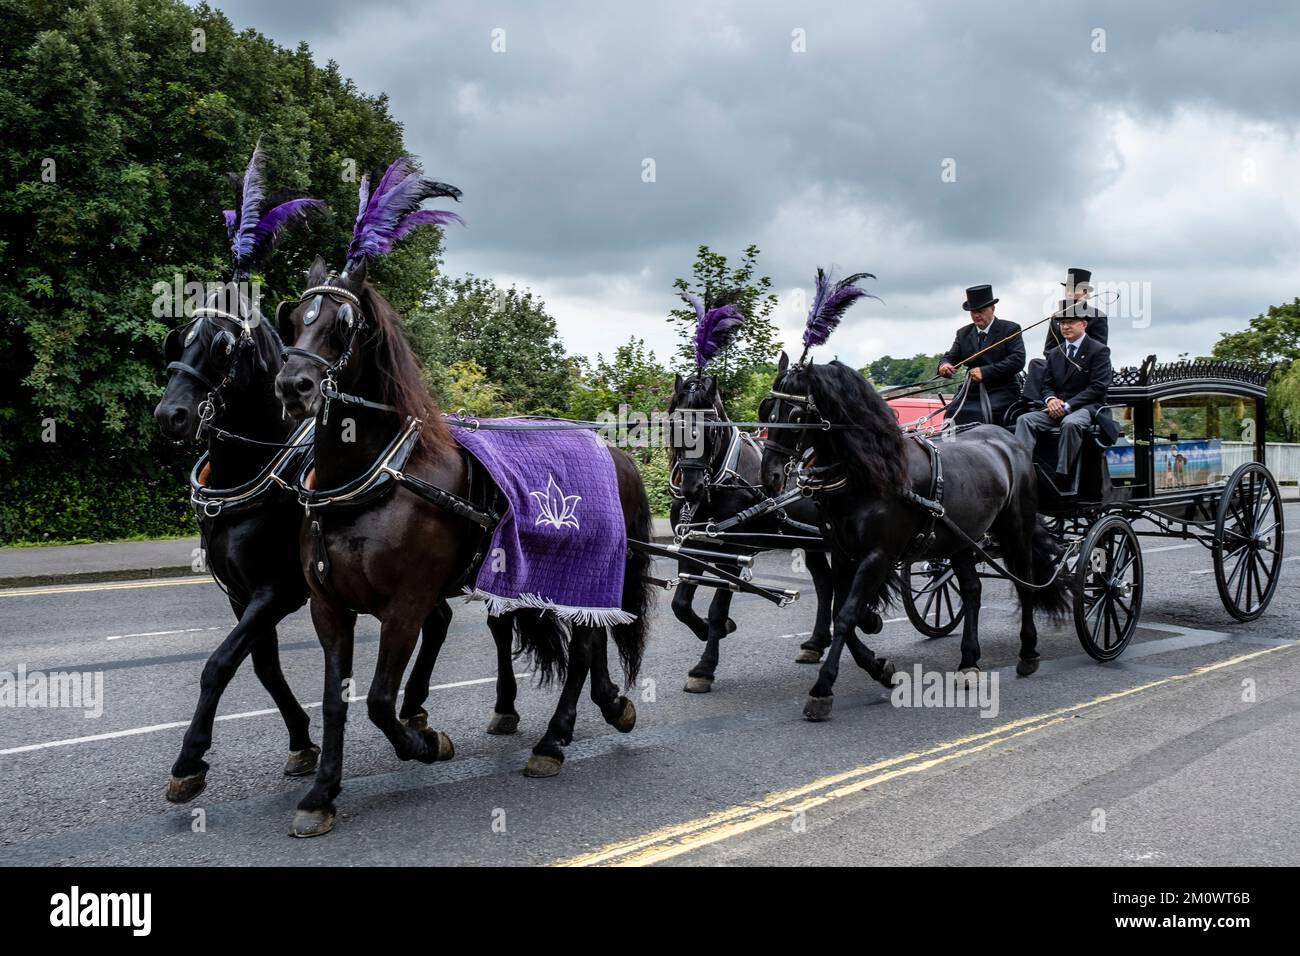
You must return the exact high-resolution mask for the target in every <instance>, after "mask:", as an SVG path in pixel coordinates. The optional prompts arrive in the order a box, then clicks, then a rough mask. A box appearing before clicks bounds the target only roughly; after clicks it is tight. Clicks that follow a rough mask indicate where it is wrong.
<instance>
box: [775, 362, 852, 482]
mask: <svg viewBox="0 0 1300 956" xmlns="http://www.w3.org/2000/svg"><path fill="white" fill-rule="evenodd" d="M769 402H770V403H772V404H770V405H769V404H768V403H769ZM763 405H764V406H766V409H764V408H760V409H759V416H758V417H759V418H760V419H762V420H763V421H764V422H767V423H769V424H771V425H776V426H777V428H778V430H779V429H780V428H782V427H784V428H791V426H800V425H801V426H803V427H801V428H795V429H792V430H795V431H796V432H797V434H796V437H795V442H794V444H793V445H786V444H783V443H781V442H780V441H777V440H776V439H775V438H773V437H772V431H770V430H769V431H768V433H767V437H766V438H764V439H763V445H764V448H765V449H771V450H772V451H774V452H776V453H777V454H779V455H782V456H784V457H785V460H786V461H785V474H786V480H787V481H788V480H789V479H790V477H791V476H792V475H794V474H795V472H796V471H798V472H799V475H798V477H797V479H796V481H797V483H798V486H799V490H800V491H802V492H803V495H804V497H812V495H814V494H816V493H817V492H821V491H837V490H839V489H840V488H843V487H844V486H845V485H846V484H847V483H848V478H847V477H846V476H845V475H844V474H843V469H842V468H841V467H840V466H839V465H838V464H832V465H825V466H820V467H816V466H811V465H808V464H806V463H805V461H804V459H805V458H806V457H807V455H808V453H809V452H810V451H811V450H812V447H811V445H810V444H809V442H808V434H809V432H816V431H822V432H829V431H833V430H845V429H850V428H859V427H860V426H858V425H843V424H837V423H835V422H830V421H827V420H826V418H825V417H823V415H822V413H821V412H820V411H819V410H818V408H817V402H816V401H815V400H814V399H813V396H812V392H811V391H808V392H805V393H804V394H802V395H800V394H795V393H792V392H782V391H778V390H777V389H776V388H775V387H774V388H773V389H772V390H771V391H770V392H768V394H767V398H766V399H765V400H764V402H763ZM786 406H789V408H790V411H789V417H788V418H787V417H784V416H785V408H786Z"/></svg>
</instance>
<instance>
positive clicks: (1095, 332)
mask: <svg viewBox="0 0 1300 956" xmlns="http://www.w3.org/2000/svg"><path fill="white" fill-rule="evenodd" d="M1077 314H1078V315H1086V316H1087V317H1088V329H1087V332H1088V338H1090V339H1096V340H1097V341H1098V342H1100V343H1101V344H1102V345H1106V344H1107V343H1108V342H1109V340H1110V322H1109V321H1108V320H1107V318H1106V313H1105V312H1101V311H1099V310H1097V309H1094V308H1093V307H1092V306H1090V305H1088V306H1084V307H1083V308H1080V309H1078V312H1077ZM1064 341H1065V336H1064V335H1062V334H1061V322H1060V320H1059V319H1052V321H1051V322H1049V323H1048V326H1047V341H1046V342H1044V343H1043V354H1044V355H1046V354H1047V353H1048V352H1050V351H1052V349H1054V348H1056V347H1057V346H1058V345H1060V344H1061V343H1062V342H1064Z"/></svg>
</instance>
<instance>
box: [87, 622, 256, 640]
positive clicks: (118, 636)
mask: <svg viewBox="0 0 1300 956" xmlns="http://www.w3.org/2000/svg"><path fill="white" fill-rule="evenodd" d="M230 626H231V627H234V625H233V624H232V625H230ZM222 627H223V626H222V625H218V626H217V627H183V628H181V629H180V630H178V631H141V632H140V633H139V634H110V635H108V637H106V638H104V640H106V641H120V640H123V639H125V638H128V637H165V636H167V635H168V634H197V633H199V632H200V631H220V630H221V629H222Z"/></svg>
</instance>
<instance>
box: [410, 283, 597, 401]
mask: <svg viewBox="0 0 1300 956" xmlns="http://www.w3.org/2000/svg"><path fill="white" fill-rule="evenodd" d="M409 327H410V332H411V338H412V341H413V343H414V344H415V348H416V351H417V353H418V354H419V356H420V359H421V361H422V362H423V364H424V365H425V367H426V368H428V369H429V374H430V378H431V380H432V381H433V383H434V385H435V388H438V389H441V388H442V387H443V386H444V384H445V383H444V377H443V373H442V372H441V371H440V370H441V369H445V368H446V367H448V366H450V365H452V364H453V363H455V362H458V361H462V360H469V361H472V362H474V363H475V364H476V365H477V366H478V367H479V368H481V369H482V370H483V372H484V374H485V375H486V376H487V380H488V381H490V382H492V383H494V384H495V385H498V386H500V389H501V397H502V398H503V399H504V400H505V401H506V402H508V403H509V404H510V405H511V406H513V407H514V408H516V409H517V410H518V411H519V412H521V413H525V414H558V413H560V412H562V411H563V410H564V408H565V405H566V402H567V400H568V397H569V383H570V377H571V371H570V363H569V359H568V357H567V356H566V355H565V351H564V345H563V343H561V342H560V339H559V336H558V334H557V332H556V329H555V319H553V318H552V317H551V316H550V315H549V314H548V313H547V311H546V303H545V302H543V301H542V300H541V299H539V298H537V297H536V296H535V295H534V294H533V293H532V292H531V291H530V290H528V289H523V290H520V289H517V288H515V287H514V286H511V287H510V288H509V289H501V288H498V287H497V285H496V284H495V283H494V282H492V280H491V279H484V278H480V277H478V276H473V275H466V276H463V277H461V278H456V279H450V278H446V277H440V278H439V279H438V280H437V281H436V282H435V283H434V284H433V287H432V289H431V291H430V293H429V295H428V296H427V297H426V300H425V303H424V305H423V306H421V307H420V308H419V309H417V310H416V311H415V312H414V313H413V314H412V316H411V319H410V323H409Z"/></svg>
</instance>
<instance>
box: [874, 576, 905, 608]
mask: <svg viewBox="0 0 1300 956" xmlns="http://www.w3.org/2000/svg"><path fill="white" fill-rule="evenodd" d="M902 596H903V575H902V572H900V571H899V570H898V568H897V567H895V568H893V569H891V570H890V572H889V574H888V575H887V576H886V577H885V581H884V583H883V584H881V585H880V591H879V592H878V593H877V594H876V599H875V600H874V601H872V602H871V609H872V610H873V611H886V610H888V609H889V608H891V607H893V606H894V605H895V604H896V603H898V601H899V599H900V598H902Z"/></svg>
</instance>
